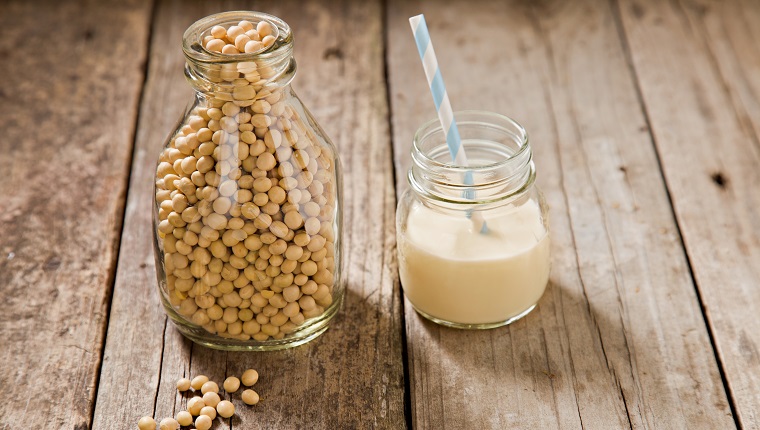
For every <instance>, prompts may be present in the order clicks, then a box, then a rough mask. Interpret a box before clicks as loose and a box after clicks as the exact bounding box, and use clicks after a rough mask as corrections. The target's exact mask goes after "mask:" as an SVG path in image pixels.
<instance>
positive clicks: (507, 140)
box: [396, 111, 550, 329]
mask: <svg viewBox="0 0 760 430" xmlns="http://www.w3.org/2000/svg"><path fill="white" fill-rule="evenodd" d="M455 118H456V121H457V124H458V127H459V132H460V134H461V137H462V145H463V147H464V148H465V151H466V154H467V158H468V165H467V166H461V165H455V164H452V161H451V156H450V155H449V150H448V147H447V146H446V138H445V136H444V134H443V131H442V129H441V126H440V123H438V122H437V121H431V122H428V123H427V124H425V125H423V126H422V127H421V128H420V129H419V130H418V131H417V133H416V135H415V137H414V145H413V147H412V154H411V155H412V168H411V169H410V170H409V174H408V180H409V185H410V188H409V189H408V190H407V191H406V193H404V195H403V196H402V197H401V199H400V201H399V204H398V210H397V212H396V232H397V233H396V234H397V239H398V257H399V273H400V276H401V285H402V288H403V290H404V294H405V295H406V297H407V298H408V299H409V301H410V302H411V304H412V305H413V306H414V308H415V310H416V311H417V312H418V313H419V314H421V315H422V316H424V317H426V318H428V319H430V320H432V321H434V322H436V323H439V324H443V325H447V326H452V327H457V328H467V329H486V328H493V327H499V326H502V325H506V324H509V323H511V322H513V321H516V320H517V319H519V318H521V317H523V316H525V315H527V314H528V313H529V312H530V311H531V310H533V308H534V307H535V306H536V303H538V300H539V299H540V298H541V296H542V295H543V293H544V290H545V289H546V285H547V282H548V279H549V269H550V255H549V248H550V245H549V228H548V222H547V212H548V209H547V206H546V202H545V201H544V198H543V195H542V194H541V191H540V190H539V189H538V187H536V185H535V179H536V170H535V166H534V164H533V155H532V151H531V148H530V144H529V141H528V135H527V133H526V132H525V129H523V127H522V126H520V125H519V124H518V123H516V122H515V121H513V120H511V119H509V118H507V117H505V116H502V115H498V114H495V113H489V112H479V111H463V112H457V113H455Z"/></svg>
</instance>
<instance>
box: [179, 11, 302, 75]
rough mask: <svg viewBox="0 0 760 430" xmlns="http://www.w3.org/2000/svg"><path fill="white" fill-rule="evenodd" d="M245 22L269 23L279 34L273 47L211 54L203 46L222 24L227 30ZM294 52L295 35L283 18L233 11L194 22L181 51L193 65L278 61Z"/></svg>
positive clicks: (186, 32) (186, 31)
mask: <svg viewBox="0 0 760 430" xmlns="http://www.w3.org/2000/svg"><path fill="white" fill-rule="evenodd" d="M243 20H246V21H250V22H251V23H252V24H253V25H254V26H256V24H258V23H259V22H260V21H267V22H269V23H270V24H271V25H272V27H273V29H274V31H275V34H276V36H275V42H274V44H272V46H270V47H269V48H267V49H262V50H259V51H256V52H251V53H239V54H223V53H221V52H213V51H209V50H207V49H206V48H204V47H203V38H204V37H205V36H208V35H209V34H210V32H211V28H212V27H214V26H217V25H219V26H222V27H225V28H228V27H229V26H231V25H237V23H239V22H240V21H243ZM292 49H293V34H292V33H291V31H290V26H289V25H288V24H287V23H286V22H285V21H283V20H282V19H280V18H277V17H276V16H274V15H270V14H268V13H263V12H253V11H232V12H222V13H217V14H214V15H209V16H207V17H205V18H201V19H199V20H198V21H196V22H194V23H193V24H192V25H191V26H190V27H188V28H187V30H185V34H184V35H183V36H182V50H183V51H184V53H185V57H186V58H187V60H188V61H192V62H194V63H230V62H240V61H252V60H254V59H257V60H267V59H275V60H276V59H277V58H278V57H281V56H283V55H287V56H289V55H291V54H292Z"/></svg>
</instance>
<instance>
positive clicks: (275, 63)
mask: <svg viewBox="0 0 760 430" xmlns="http://www.w3.org/2000/svg"><path fill="white" fill-rule="evenodd" d="M243 20H245V21H249V22H250V23H252V24H253V25H254V26H256V25H257V24H258V23H259V22H261V21H266V22H268V23H269V24H270V25H271V27H272V29H273V34H272V35H273V36H274V35H276V38H275V40H274V42H273V43H272V44H271V45H270V46H269V47H267V48H264V49H260V50H258V51H256V52H250V53H237V54H224V53H221V52H214V51H210V50H207V49H206V48H204V47H203V38H204V37H206V36H208V35H209V34H210V33H211V29H212V28H213V27H214V26H221V27H224V28H225V29H227V28H229V27H230V26H232V25H237V24H238V23H239V22H240V21H243ZM182 50H183V52H184V54H185V60H186V66H185V76H186V77H187V79H188V82H189V83H190V85H192V86H193V88H195V90H196V91H198V92H200V93H204V94H213V93H219V92H230V91H231V90H232V89H233V88H234V87H235V85H234V84H233V81H235V80H238V79H243V78H245V79H247V80H248V81H249V82H250V83H251V84H254V85H255V86H260V87H264V86H267V87H268V89H270V90H271V89H272V88H274V87H283V86H286V85H288V84H289V83H290V82H291V81H292V80H293V78H294V77H295V73H296V63H295V60H294V59H293V34H292V32H291V31H290V26H289V25H288V24H287V23H286V22H285V21H283V20H281V19H280V18H277V17H276V16H274V15H269V14H266V13H262V12H253V11H233V12H223V13H218V14H215V15H210V16H207V17H205V18H202V19H199V20H198V21H196V22H195V23H193V24H192V25H191V26H190V27H188V29H187V30H186V31H185V34H184V36H183V38H182Z"/></svg>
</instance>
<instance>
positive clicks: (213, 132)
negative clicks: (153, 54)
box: [154, 12, 344, 350]
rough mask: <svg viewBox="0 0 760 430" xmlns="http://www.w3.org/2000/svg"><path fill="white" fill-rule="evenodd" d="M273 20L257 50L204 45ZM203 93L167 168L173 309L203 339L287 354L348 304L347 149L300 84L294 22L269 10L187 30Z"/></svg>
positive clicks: (165, 161)
mask: <svg viewBox="0 0 760 430" xmlns="http://www.w3.org/2000/svg"><path fill="white" fill-rule="evenodd" d="M244 20H245V21H248V22H249V23H250V24H248V23H246V24H245V25H246V26H250V25H252V26H253V27H254V28H255V27H256V26H257V24H258V23H259V22H261V21H266V22H268V23H269V24H270V29H271V31H272V33H273V37H275V40H274V43H272V44H271V45H269V46H268V47H267V48H265V49H263V50H261V51H259V52H252V53H248V54H246V53H241V54H222V53H220V52H211V51H208V50H206V49H205V48H203V43H204V38H205V37H209V34H210V32H211V29H212V27H214V26H222V27H225V28H227V27H229V26H231V25H237V24H238V22H240V21H244ZM182 47H183V50H184V53H185V57H186V66H185V77H186V78H187V81H188V82H189V83H190V85H191V86H192V87H193V88H194V89H195V91H196V93H195V98H194V99H193V101H192V102H191V103H190V105H189V107H188V109H187V111H186V113H185V114H184V116H183V117H182V118H181V119H180V122H179V125H178V126H177V128H176V130H175V131H174V132H173V133H171V135H170V136H169V138H168V140H167V141H166V144H165V145H164V147H163V150H162V151H161V154H160V156H159V160H158V166H157V168H156V182H155V183H156V186H155V196H156V205H155V211H154V224H155V229H154V233H155V234H154V238H155V242H154V243H155V256H156V269H157V272H158V273H157V275H158V286H159V291H160V294H161V298H162V301H163V304H164V307H165V309H166V312H167V314H168V315H169V317H171V319H172V321H174V323H175V324H176V326H177V327H178V329H179V330H180V331H181V332H182V334H184V335H185V336H187V337H188V338H190V339H192V340H193V341H195V342H198V343H200V344H203V345H206V346H209V347H212V348H217V349H230V350H273V349H282V348H287V347H291V346H296V345H300V344H302V343H305V342H308V341H309V340H311V339H313V338H315V337H317V336H319V335H320V334H321V333H323V332H324V331H325V330H326V329H327V325H328V323H329V321H330V319H331V318H332V317H333V316H334V315H335V313H336V312H337V311H338V309H339V308H340V305H341V302H342V299H343V289H344V288H343V284H342V283H341V256H342V253H341V182H340V181H341V176H340V163H339V160H338V155H337V151H336V149H335V147H334V146H333V144H332V143H331V142H330V139H329V138H328V137H327V136H326V135H325V133H324V131H322V129H321V128H320V127H319V125H318V124H317V122H316V121H315V120H314V118H313V117H312V115H311V114H310V113H309V111H307V110H306V108H305V107H304V106H303V104H302V103H301V100H300V99H299V98H298V96H297V95H296V94H295V92H294V91H293V89H292V87H291V81H292V80H293V77H294V76H295V72H296V63H295V60H294V59H293V36H292V34H291V31H290V27H288V25H287V24H286V23H285V22H284V21H282V20H280V19H279V18H277V17H274V16H271V15H268V14H264V13H259V12H226V13H220V14H216V15H212V16H209V17H206V18H203V19H201V20H199V21H197V22H196V23H194V24H193V25H191V26H190V27H189V28H188V29H187V31H186V32H185V34H184V37H183V42H182Z"/></svg>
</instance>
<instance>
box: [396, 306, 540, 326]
mask: <svg viewBox="0 0 760 430" xmlns="http://www.w3.org/2000/svg"><path fill="white" fill-rule="evenodd" d="M410 303H411V302H410ZM537 304H538V303H535V304H533V305H532V306H531V307H529V308H528V309H526V310H524V311H522V312H521V313H519V314H517V315H515V316H513V317H511V318H509V319H506V320H504V321H498V322H493V323H483V324H465V323H458V322H451V321H446V320H443V319H440V318H437V317H434V316H432V315H430V314H427V313H425V312H423V311H421V310H420V309H419V308H417V307H416V306H414V304H413V303H412V307H413V308H414V310H415V311H416V312H417V313H418V314H420V315H421V316H423V317H424V318H425V319H427V320H430V321H432V322H434V323H436V324H440V325H442V326H446V327H452V328H458V329H463V330H487V329H492V328H497V327H503V326H505V325H509V324H512V323H513V322H515V321H517V320H519V319H520V318H522V317H524V316H525V315H528V314H529V313H530V312H531V311H532V310H533V309H535V308H536V305H537Z"/></svg>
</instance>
